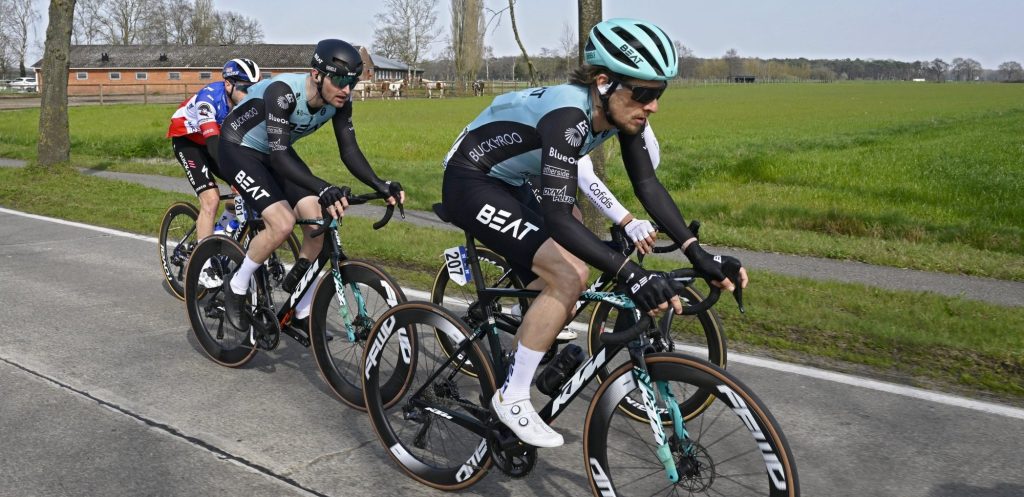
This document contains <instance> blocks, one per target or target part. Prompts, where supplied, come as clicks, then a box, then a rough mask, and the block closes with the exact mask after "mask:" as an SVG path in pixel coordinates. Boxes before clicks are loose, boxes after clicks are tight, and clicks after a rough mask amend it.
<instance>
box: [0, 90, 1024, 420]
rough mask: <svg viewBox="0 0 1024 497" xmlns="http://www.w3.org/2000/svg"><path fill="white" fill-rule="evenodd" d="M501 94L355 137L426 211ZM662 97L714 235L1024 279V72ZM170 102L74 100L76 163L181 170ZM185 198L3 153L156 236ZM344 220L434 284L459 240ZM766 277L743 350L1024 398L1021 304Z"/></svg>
mask: <svg viewBox="0 0 1024 497" xmlns="http://www.w3.org/2000/svg"><path fill="white" fill-rule="evenodd" d="M489 100H490V99H489V98H462V99H445V100H429V101H428V100H404V101H397V102H396V101H380V100H374V101H366V102H356V107H355V114H356V115H355V123H356V130H357V134H358V136H359V140H360V145H361V147H362V149H363V151H364V153H365V154H366V156H367V157H368V158H369V160H370V162H371V164H373V165H374V167H375V169H376V170H377V171H378V173H379V174H380V175H381V176H383V177H385V178H388V179H396V180H399V181H401V182H402V184H403V185H404V186H405V187H406V189H407V191H408V192H409V194H410V197H409V198H410V202H409V205H410V207H412V208H416V209H424V210H425V209H429V206H430V204H431V203H433V202H436V201H437V200H439V197H440V195H439V190H440V178H441V167H440V161H441V159H442V158H443V156H444V155H445V153H446V152H447V151H448V148H449V147H450V145H451V142H452V140H453V139H454V138H455V137H456V136H457V135H458V133H459V132H460V131H461V129H462V127H463V126H464V125H465V124H466V123H468V122H469V121H470V120H472V119H473V117H475V116H476V114H477V113H478V112H479V111H480V110H481V109H482V108H483V107H484V106H485V105H486V104H487V103H488V102H489ZM660 105H661V109H660V111H659V112H658V113H657V114H656V115H655V116H654V117H653V118H652V120H651V121H652V123H653V125H654V129H655V130H656V132H657V135H658V137H659V142H660V145H661V156H662V163H661V168H660V169H659V172H658V176H659V178H660V179H661V180H662V182H663V183H664V184H665V185H666V187H667V188H668V189H669V190H670V191H671V192H672V194H673V196H674V198H675V199H676V200H677V202H678V203H679V205H680V207H681V210H682V211H683V213H684V215H685V216H686V217H687V219H689V218H694V217H695V218H698V219H701V220H702V222H703V223H704V229H703V231H702V236H703V238H704V240H705V241H706V242H707V243H710V244H717V245H729V246H735V247H743V248H749V249H754V250H762V251H776V252H784V253H795V254H807V255H815V256H821V257H829V258H838V259H849V260H859V261H864V262H869V263H876V264H883V265H890V266H895V267H909V268H918V269H927V270H936V271H945V272H950V273H967V274H974V275H982V276H991V277H997V278H1003V279H1011V280H1017V281H1024V245H1022V244H1024V242H1022V239H1024V221H1022V220H1024V85H1001V84H976V85H975V84H943V85H937V84H925V83H918V84H911V83H886V84H882V83H839V84H780V85H720V86H679V87H673V88H672V89H671V90H670V91H669V92H667V93H666V94H665V97H664V98H663V99H662V101H661V102H660ZM173 110H174V106H169V105H149V106H143V105H119V106H104V107H73V108H71V109H70V113H71V131H72V144H73V145H72V146H73V150H72V154H73V162H74V163H75V165H78V166H84V167H90V168H96V169H108V170H120V171H130V172H143V173H152V174H165V175H169V176H175V177H177V176H180V175H181V172H180V169H179V168H178V166H177V165H176V164H174V162H173V161H172V160H171V158H170V156H171V151H170V144H169V141H168V140H167V139H166V138H164V134H165V132H166V128H167V124H168V121H169V116H170V114H171V113H172V112H173ZM37 123H38V111H37V110H18V111H3V112H0V157H11V158H22V159H29V160H31V159H32V158H33V157H34V154H35V132H36V127H37ZM297 149H298V151H299V154H300V155H301V156H303V157H304V158H305V159H306V160H307V162H308V163H309V164H310V166H311V167H312V168H313V170H314V172H316V173H317V174H318V175H321V176H323V177H325V178H327V179H329V180H331V181H334V182H337V183H344V184H350V183H351V181H352V179H351V176H350V175H349V174H348V173H347V172H346V171H344V168H343V167H342V166H341V165H340V161H339V159H338V151H337V148H336V146H335V144H334V141H333V136H332V134H331V133H330V132H329V131H321V132H319V133H316V134H314V135H313V136H311V137H309V138H306V139H304V140H303V141H300V142H299V143H298V145H297ZM607 153H608V154H609V160H610V162H609V165H608V174H607V175H608V182H609V184H610V185H611V186H612V188H613V189H614V190H615V191H616V192H619V194H620V195H619V196H620V199H621V200H623V201H624V202H626V203H627V205H629V206H630V207H631V208H633V209H634V210H637V209H639V206H638V205H637V204H636V201H635V199H632V200H631V199H629V198H628V197H630V196H631V195H629V185H628V179H627V178H626V176H625V174H624V172H623V171H622V168H621V160H620V159H619V157H618V156H619V154H618V151H617V145H614V144H613V146H611V147H608V152H607ZM182 181H183V182H184V179H182ZM356 190H357V191H358V188H356ZM61 192H67V194H66V195H64V196H60V195H61ZM72 192H73V193H72ZM55 196H57V197H58V198H64V199H66V201H62V202H52V201H50V200H51V199H52V198H55ZM114 199H116V201H115V200H114ZM176 199H185V200H187V199H189V196H186V195H179V194H173V193H167V192H159V191H156V190H152V189H148V188H144V187H141V186H138V185H132V184H128V183H122V182H116V181H107V180H102V179H98V178H93V177H85V176H82V175H78V174H75V173H73V172H61V173H57V174H46V173H41V172H39V171H35V170H33V169H28V170H5V169H2V168H0V205H2V206H4V207H10V208H15V209H20V210H26V211H30V212H36V213H40V214H45V215H51V216H56V217H63V218H68V219H74V220H79V221H84V222H90V223H94V224H100V225H105V226H111V227H115V228H120V229H126V230H129V231H133V232H138V233H146V234H151V235H154V234H155V233H156V230H157V223H158V220H159V217H160V216H161V215H162V214H163V210H164V208H165V207H166V206H167V205H168V204H169V203H170V202H171V201H173V200H176ZM345 229H346V233H347V235H346V236H347V239H348V242H347V248H348V250H349V251H350V252H351V253H352V254H353V255H354V256H356V257H360V256H362V255H363V254H374V257H373V258H374V259H376V260H378V261H380V262H381V263H382V264H384V265H385V266H386V267H387V268H388V269H389V271H391V272H392V273H393V274H394V275H395V276H397V277H398V278H399V279H400V280H401V281H403V283H407V284H412V285H413V286H418V287H420V288H425V287H426V286H427V285H429V281H430V279H431V278H432V276H433V272H434V271H435V270H436V267H437V265H438V263H439V259H438V258H437V254H439V252H440V250H441V249H443V248H446V247H449V246H452V245H455V244H457V243H459V237H458V236H457V235H456V234H454V233H448V232H438V231H433V230H429V229H424V228H416V227H413V226H410V225H408V224H406V223H393V224H392V225H389V226H388V228H387V229H386V230H385V232H383V233H379V234H377V235H372V234H370V233H371V231H372V230H370V229H369V227H368V222H366V221H363V220H358V219H350V220H349V221H346V228H345ZM364 235H365V236H364ZM154 257H155V256H154ZM155 263H156V261H155V260H154V275H156V274H157V273H156V268H155ZM752 277H753V279H754V281H755V284H754V285H753V286H752V287H751V288H750V289H749V290H748V292H747V293H746V295H745V296H746V298H747V301H748V302H747V308H748V312H747V314H746V315H744V316H740V315H739V314H738V313H737V312H736V311H735V307H734V306H732V305H731V303H729V302H731V300H730V301H728V302H726V303H725V305H721V306H719V312H721V313H722V315H723V319H724V322H725V327H726V330H727V333H728V336H729V339H730V346H731V347H733V348H735V349H737V350H745V349H746V350H749V349H757V350H760V351H764V352H766V353H768V354H771V355H776V356H780V357H786V358H795V359H797V360H800V361H802V362H809V363H815V364H824V365H829V366H830V367H835V368H838V369H847V370H851V371H852V370H856V369H857V368H860V367H865V366H866V367H868V368H871V369H872V370H874V371H876V372H879V373H880V374H881V375H883V376H886V377H892V378H897V379H899V380H900V381H907V382H910V383H918V384H929V383H930V382H933V381H934V382H937V383H938V384H941V385H945V386H951V388H954V389H959V388H967V389H980V390H983V391H988V392H993V393H996V394H998V395H1002V396H1010V397H1011V398H1014V399H1017V401H1018V402H1019V401H1021V399H1024V331H1022V330H1024V309H1019V308H1005V307H999V306H993V305H987V304H980V303H977V302H970V301H965V300H962V299H956V298H947V297H940V296H935V295H931V294H918V293H912V292H891V291H885V290H879V289H876V288H869V287H864V286H860V285H852V284H840V283H823V282H813V281H808V280H802V279H795V278H789V277H784V276H780V275H777V274H773V273H771V268H755V269H754V270H753V271H752Z"/></svg>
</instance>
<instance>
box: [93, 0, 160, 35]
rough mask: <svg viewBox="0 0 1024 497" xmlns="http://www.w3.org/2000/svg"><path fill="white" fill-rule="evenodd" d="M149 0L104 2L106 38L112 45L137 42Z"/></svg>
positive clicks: (103, 15) (112, 0) (110, 0)
mask: <svg viewBox="0 0 1024 497" xmlns="http://www.w3.org/2000/svg"><path fill="white" fill-rule="evenodd" d="M149 2H150V0H109V1H107V2H106V3H105V4H104V6H103V7H104V8H103V12H102V14H101V15H102V17H103V19H104V24H105V31H106V38H107V42H108V43H112V44H114V45H134V44H136V43H138V41H139V37H140V35H141V31H142V27H143V22H144V20H145V15H146V12H147V8H148V3H149Z"/></svg>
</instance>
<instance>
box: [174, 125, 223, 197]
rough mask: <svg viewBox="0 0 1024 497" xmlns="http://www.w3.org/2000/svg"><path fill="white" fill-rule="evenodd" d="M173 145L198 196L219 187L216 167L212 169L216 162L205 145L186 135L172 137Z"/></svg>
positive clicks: (177, 157) (175, 153) (175, 154)
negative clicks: (214, 174) (215, 177)
mask: <svg viewBox="0 0 1024 497" xmlns="http://www.w3.org/2000/svg"><path fill="white" fill-rule="evenodd" d="M171 147H172V148H173V149H174V158H175V159H177V160H178V163H179V164H181V167H182V168H183V169H184V170H185V177H186V178H188V183H189V184H190V185H192V189H193V190H195V192H196V196H198V195H199V194H200V193H202V192H204V191H206V190H209V189H211V188H217V182H216V181H214V179H213V178H214V176H213V173H214V169H211V167H212V166H213V165H214V164H215V163H214V161H213V157H212V156H210V152H209V151H207V150H206V147H205V146H203V145H200V144H198V143H196V142H194V141H192V140H189V139H188V138H185V137H184V136H176V137H174V138H171Z"/></svg>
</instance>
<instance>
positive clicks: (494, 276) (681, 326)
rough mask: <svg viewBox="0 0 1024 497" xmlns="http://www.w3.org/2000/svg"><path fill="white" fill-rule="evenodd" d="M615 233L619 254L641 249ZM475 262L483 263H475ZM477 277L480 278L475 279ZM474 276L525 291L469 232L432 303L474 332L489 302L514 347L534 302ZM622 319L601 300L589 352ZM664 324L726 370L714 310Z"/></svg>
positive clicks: (605, 285) (609, 285)
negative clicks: (481, 287) (483, 291)
mask: <svg viewBox="0 0 1024 497" xmlns="http://www.w3.org/2000/svg"><path fill="white" fill-rule="evenodd" d="M434 213H435V214H436V215H437V216H438V217H439V218H441V219H442V220H443V221H446V222H447V221H448V216H447V213H446V212H445V211H444V209H443V207H441V204H435V205H434ZM689 228H690V231H691V232H692V233H694V234H695V235H697V234H698V233H699V231H700V222H699V221H693V222H691V223H690V226H689ZM609 232H610V234H611V240H610V242H608V243H609V245H610V246H611V247H612V248H613V249H614V250H616V251H617V252H620V253H622V254H623V255H625V256H626V257H630V256H631V255H632V254H633V253H634V252H635V251H636V246H635V245H634V244H633V242H632V240H630V239H629V237H628V236H626V232H625V230H624V229H623V228H622V227H620V226H617V225H613V226H612V227H611V228H610V229H609ZM469 245H473V246H474V250H473V251H472V254H475V255H470V254H471V252H470V251H469V250H467V247H468V246H469ZM678 248H679V246H678V244H672V245H667V246H657V247H655V248H654V252H655V253H668V252H673V251H675V250H678ZM643 260H644V256H643V255H642V254H641V255H639V256H638V262H639V263H640V264H641V265H642V264H643ZM474 262H477V263H478V264H476V265H474ZM474 267H478V268H479V270H474V269H473V268H474ZM474 274H477V275H478V276H476V277H474ZM474 278H476V280H479V281H481V282H483V284H484V287H490V288H518V289H522V288H524V285H523V284H522V282H521V281H520V279H519V277H518V276H517V275H516V274H515V273H514V272H513V271H512V268H511V266H510V265H509V264H508V263H507V262H506V261H505V259H504V258H503V257H501V256H500V255H498V254H497V253H495V252H494V251H493V250H491V249H488V248H486V247H480V246H476V245H475V243H474V240H473V238H472V237H471V236H468V234H467V236H466V243H465V244H464V245H460V246H458V247H454V248H451V249H448V250H446V251H445V252H444V262H443V263H442V265H441V268H440V269H439V270H438V272H437V275H436V276H435V277H434V284H433V286H432V288H431V293H430V301H431V302H433V303H434V304H437V305H440V306H442V307H445V308H447V309H449V310H452V311H454V312H455V313H456V315H457V316H458V317H459V319H461V320H462V321H463V322H465V323H466V324H467V325H468V326H469V327H470V329H476V328H479V327H480V326H483V325H484V324H485V323H486V320H487V316H486V315H485V313H484V312H483V311H484V310H483V306H484V305H485V304H483V302H485V301H486V302H487V304H486V305H488V306H489V307H490V311H491V315H492V316H493V318H494V320H495V326H496V328H497V329H498V330H500V331H502V332H504V334H503V335H502V337H501V338H502V343H503V347H505V348H506V349H511V348H513V346H512V340H513V338H512V337H513V336H514V335H515V333H516V331H517V330H518V329H519V325H520V324H521V322H522V315H523V314H524V313H525V311H526V309H527V308H528V307H529V303H530V299H527V298H522V297H511V296H500V295H494V294H490V295H486V296H485V295H482V294H480V293H479V292H478V289H477V287H476V286H475V285H474V284H472V283H473V282H474ZM695 283H697V281H696V280H695V279H689V280H686V282H685V284H684V286H683V287H682V290H681V291H680V292H679V295H680V297H681V298H682V299H683V301H684V302H686V301H692V302H700V301H702V300H703V299H704V296H703V293H702V292H701V290H699V289H698V288H696V285H695ZM614 286H615V275H614V274H609V273H603V274H601V275H600V276H598V278H597V279H596V280H594V282H593V283H592V284H591V285H590V286H589V287H588V291H591V292H602V291H604V292H606V291H610V290H612V289H613V287H614ZM590 303H591V301H588V300H580V301H578V302H577V303H576V308H575V312H574V315H573V319H574V320H575V319H576V318H577V317H579V316H581V315H583V313H584V311H585V310H586V309H588V308H589V307H590ZM618 317H619V313H618V311H617V309H616V308H615V306H613V305H611V304H608V303H606V302H602V301H597V302H596V305H595V306H594V310H593V312H592V313H591V315H590V319H589V321H588V326H587V335H586V337H585V338H584V341H585V347H586V351H587V353H588V354H589V355H593V353H594V352H595V351H596V350H598V349H599V348H601V343H600V335H601V334H602V333H604V332H606V331H609V330H611V329H612V327H613V326H614V323H615V322H616V320H617V319H618ZM658 325H659V326H660V327H661V329H662V332H663V333H664V334H665V335H666V336H669V337H671V339H672V340H673V341H674V343H675V344H676V347H677V348H683V347H686V350H687V351H689V352H690V353H693V354H697V355H699V356H700V357H702V358H704V359H706V360H707V361H708V362H711V363H712V364H714V365H716V366H719V367H721V368H725V367H726V361H727V344H726V337H725V333H724V331H723V328H722V322H721V319H720V318H719V316H718V313H717V312H715V310H714V309H707V310H705V311H702V312H699V313H696V314H694V315H684V316H677V315H675V314H673V313H665V315H664V316H663V317H662V318H661V320H660V321H659V323H658ZM437 339H438V341H439V342H440V344H441V350H442V352H445V353H451V351H452V350H454V348H455V345H454V342H453V340H452V339H451V338H449V337H447V336H444V335H441V334H439V335H438V336H437ZM569 342H570V341H566V340H556V342H555V343H554V344H553V345H552V346H551V349H550V350H548V351H547V352H546V353H545V356H544V358H543V359H542V361H541V364H542V365H543V364H547V363H548V362H549V361H550V359H551V358H553V357H554V356H555V354H557V352H558V348H559V345H560V344H565V343H569ZM625 360H626V358H622V359H621V360H620V361H619V362H618V363H612V364H606V365H604V366H602V367H601V368H600V369H599V370H598V379H599V380H600V381H603V380H604V378H605V377H607V375H608V371H610V370H613V369H615V368H616V367H618V366H619V365H620V364H621V363H623V362H625ZM465 372H466V373H467V374H475V372H474V370H473V369H472V365H467V366H466V371H465ZM701 397H702V399H698V398H695V399H693V401H694V402H696V401H697V400H703V401H704V402H710V401H711V400H712V396H711V395H704V396H701ZM623 409H625V410H626V411H627V412H628V413H629V414H630V415H632V416H634V417H636V418H637V419H643V418H645V415H644V414H643V413H642V412H641V411H640V410H639V408H637V407H636V406H632V405H628V404H626V405H624V406H623Z"/></svg>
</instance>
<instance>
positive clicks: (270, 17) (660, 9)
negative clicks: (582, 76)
mask: <svg viewBox="0 0 1024 497" xmlns="http://www.w3.org/2000/svg"><path fill="white" fill-rule="evenodd" d="M484 1H485V6H486V7H487V8H489V9H494V10H499V9H503V8H505V7H507V6H508V2H507V0H484ZM39 5H40V6H41V9H40V11H41V17H42V18H43V22H42V23H41V24H42V25H45V22H46V21H45V19H46V11H45V8H46V5H48V3H47V2H45V1H42V0H40V2H39ZM214 5H215V7H216V8H217V9H220V10H233V11H236V12H239V13H241V14H244V15H246V16H249V17H254V18H256V19H258V20H259V21H260V23H261V24H262V25H263V31H264V36H265V41H266V42H267V43H315V42H316V41H317V40H319V39H321V38H341V39H344V40H346V41H349V42H352V43H353V44H356V45H372V43H373V24H374V14H376V13H378V12H380V11H381V8H382V7H381V4H380V2H378V1H377V0H363V1H359V2H355V1H351V0H320V1H317V2H312V1H308V0H292V1H288V2H283V1H281V0H214ZM449 5H450V1H448V0H438V7H437V17H438V25H439V26H440V27H441V33H442V34H441V36H440V37H439V41H438V43H437V46H436V49H435V50H433V52H432V56H433V55H434V54H436V53H438V52H439V51H440V49H441V46H442V44H443V43H444V41H443V40H444V39H445V38H446V37H447V36H448V33H449V23H450V15H449V10H448V9H449ZM604 15H605V18H610V17H636V18H640V19H647V20H652V21H654V22H656V23H657V24H659V25H660V26H661V27H662V29H664V30H665V31H666V32H667V33H668V34H669V36H671V37H672V38H673V39H679V40H680V41H682V43H683V44H684V45H686V46H687V47H689V48H691V49H692V50H693V51H694V52H695V54H696V55H697V56H698V57H721V56H722V55H723V54H724V53H725V51H726V50H728V49H730V48H735V49H736V50H737V51H738V52H739V54H740V55H741V56H747V57H762V58H771V57H807V58H828V59H834V58H847V57H849V58H862V59H867V58H873V59H890V58H891V59H896V60H901V61H914V60H932V59H935V58H941V59H943V60H945V61H947V62H950V61H951V60H952V59H954V58H956V57H964V58H968V57H969V58H973V59H975V60H977V61H978V62H981V64H982V66H984V67H985V68H986V69H995V68H996V67H997V66H998V65H999V64H1000V63H1002V62H1005V61H1008V60H1016V61H1018V62H1022V63H1024V34H1022V29H1021V28H1022V25H1024V0H724V1H703V2H693V1H689V0H604ZM576 16H577V13H576V0H517V2H516V19H517V20H518V23H519V31H520V34H521V35H522V37H523V43H524V44H525V45H526V49H527V51H528V52H529V53H531V54H535V53H538V52H540V50H541V48H549V49H553V50H557V51H559V52H560V51H561V50H562V49H561V42H560V39H561V37H562V32H563V26H564V24H565V23H570V24H571V25H572V26H575V24H576ZM488 17H489V16H488ZM44 31H45V30H44V29H43V28H42V27H40V30H39V33H40V34H39V37H40V39H42V37H43V35H44ZM485 44H486V45H489V46H492V47H494V53H495V55H498V56H502V55H513V54H516V53H517V52H518V47H516V44H515V39H514V37H513V35H512V30H511V27H510V23H509V20H508V15H507V13H505V14H504V15H503V16H502V18H501V21H500V24H499V25H498V26H497V27H496V28H494V29H492V30H491V31H490V32H488V34H487V36H486V38H485Z"/></svg>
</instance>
